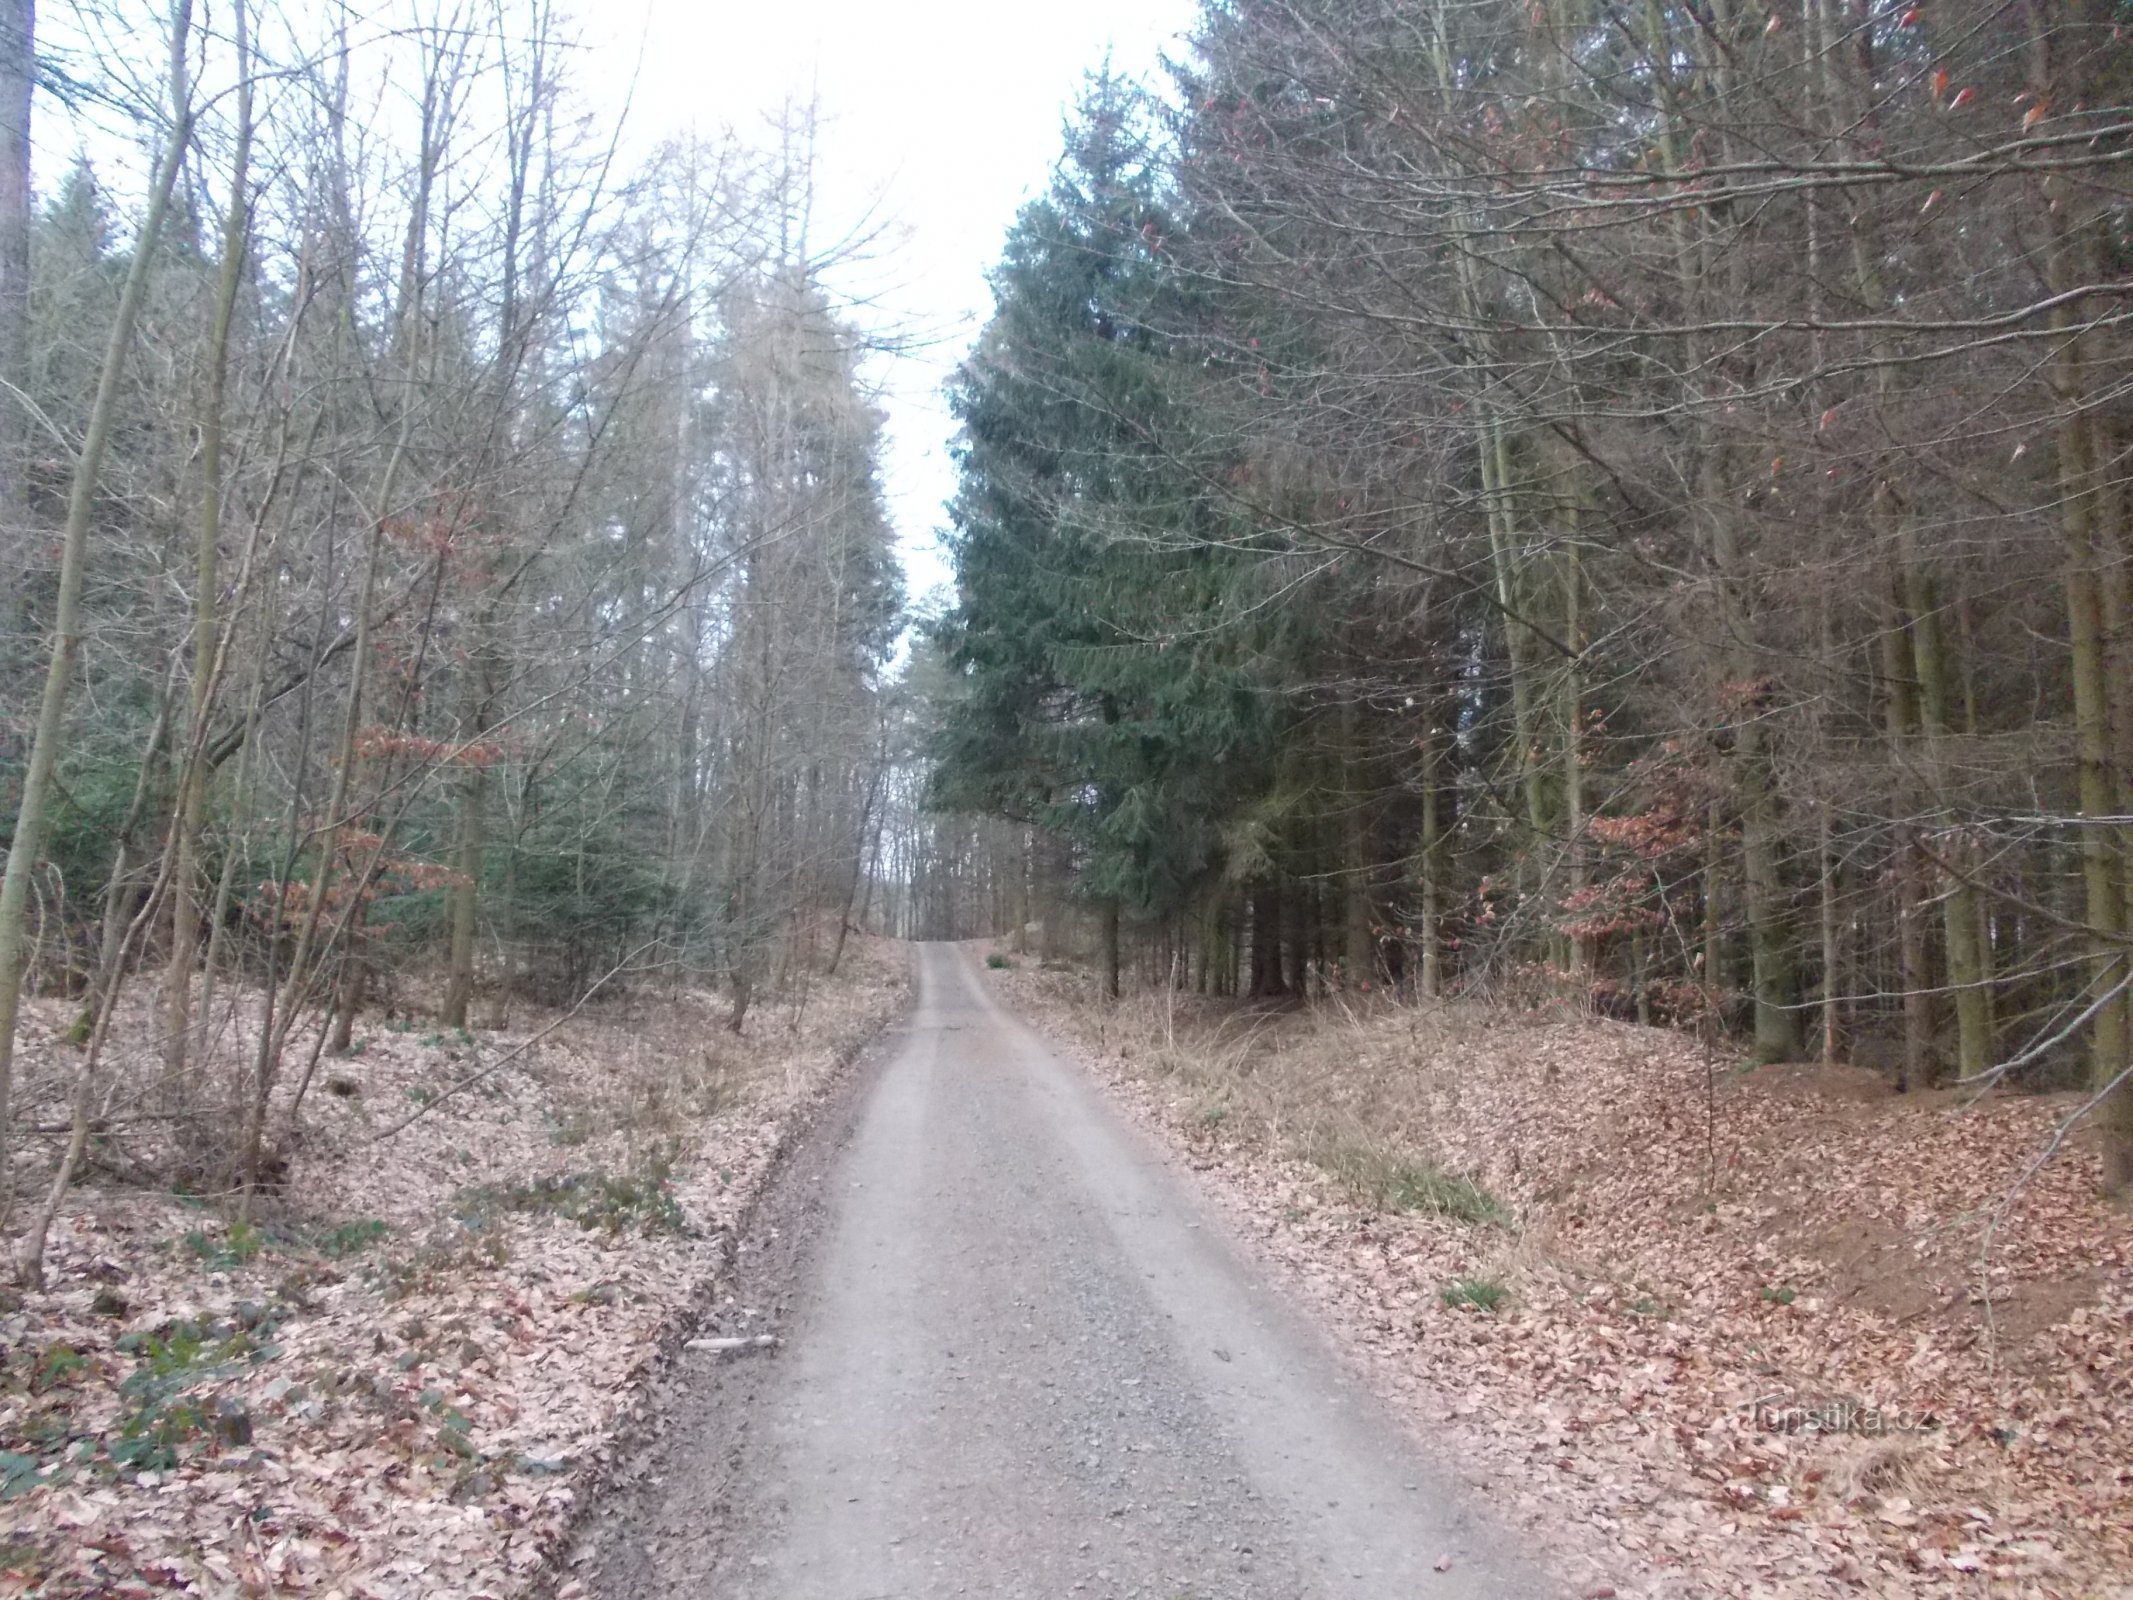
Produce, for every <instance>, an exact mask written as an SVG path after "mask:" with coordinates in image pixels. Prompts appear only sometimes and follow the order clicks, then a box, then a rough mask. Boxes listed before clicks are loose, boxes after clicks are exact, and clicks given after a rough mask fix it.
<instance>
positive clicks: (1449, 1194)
mask: <svg viewBox="0 0 2133 1600" xmlns="http://www.w3.org/2000/svg"><path fill="white" fill-rule="evenodd" d="M1312 1159H1313V1160H1314V1161H1316V1162H1317V1164H1318V1165H1319V1166H1320V1167H1322V1168H1324V1169H1325V1170H1326V1171H1327V1172H1329V1173H1331V1174H1332V1175H1333V1176H1334V1177H1335V1178H1337V1179H1339V1180H1340V1182H1341V1183H1342V1185H1343V1186H1345V1187H1346V1188H1347V1190H1348V1191H1349V1193H1351V1194H1352V1195H1354V1196H1355V1197H1356V1199H1358V1200H1360V1201H1361V1202H1363V1203H1364V1204H1365V1205H1370V1206H1374V1207H1376V1208H1377V1209H1378V1210H1380V1211H1415V1212H1421V1213H1423V1214H1425V1215H1428V1216H1436V1217H1449V1218H1450V1219H1452V1220H1453V1221H1455V1222H1469V1223H1474V1224H1476V1225H1489V1226H1494V1225H1498V1224H1502V1223H1504V1222H1506V1221H1508V1220H1509V1219H1508V1217H1507V1216H1506V1214H1505V1212H1504V1209H1503V1206H1502V1205H1501V1204H1500V1203H1499V1202H1498V1201H1497V1199H1496V1197H1495V1196H1494V1195H1492V1194H1490V1193H1489V1191H1488V1190H1487V1189H1485V1188H1484V1187H1482V1185H1481V1184H1479V1183H1477V1182H1476V1181H1475V1180H1474V1179H1472V1178H1469V1177H1466V1176H1464V1175H1463V1174H1460V1173H1454V1172H1446V1171H1444V1170H1443V1169H1442V1168H1441V1167H1438V1166H1435V1165H1433V1164H1432V1163H1430V1162H1427V1161H1419V1160H1414V1159H1410V1158H1407V1157H1403V1156H1396V1155H1389V1154H1387V1153H1385V1152H1383V1151H1380V1150H1376V1149H1369V1148H1364V1147H1361V1146H1355V1145H1336V1146H1333V1147H1332V1148H1330V1149H1327V1150H1323V1151H1319V1152H1315V1153H1314V1154H1313V1156H1312Z"/></svg>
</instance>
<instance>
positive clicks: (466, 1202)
mask: <svg viewBox="0 0 2133 1600" xmlns="http://www.w3.org/2000/svg"><path fill="white" fill-rule="evenodd" d="M452 1211H453V1215H454V1216H456V1217H458V1218H459V1220H460V1221H462V1222H464V1223H466V1224H468V1225H469V1226H474V1225H478V1224H479V1223H480V1222H482V1221H483V1220H485V1219H486V1218H488V1217H491V1216H496V1215H501V1214H506V1213H512V1214H518V1215H538V1214H543V1213H545V1214H547V1215H549V1216H556V1217H564V1218H567V1219H568V1220H570V1221H572V1222H575V1223H576V1224H577V1225H578V1226H579V1227H581V1228H586V1229H594V1228H598V1229H602V1230H604V1231H606V1232H608V1233H621V1232H623V1231H625V1230H626V1229H631V1228H634V1229H636V1230H637V1231H639V1232H641V1233H645V1234H655V1233H680V1232H683V1231H684V1230H685V1229H686V1228H687V1226H688V1219H687V1218H685V1217H684V1216H683V1215H682V1210H681V1205H680V1202H678V1201H677V1200H676V1199H675V1198H674V1161H673V1157H672V1156H671V1155H665V1154H662V1155H658V1156H655V1157H653V1158H652V1159H651V1160H649V1161H647V1162H646V1163H645V1164H644V1165H643V1166H641V1167H639V1168H638V1169H637V1170H636V1171H634V1172H626V1173H612V1172H571V1173H565V1174H563V1175H561V1176H558V1177H544V1178H535V1179H533V1180H532V1181H531V1182H528V1183H514V1184H510V1185H508V1186H503V1187H499V1186H497V1185H494V1184H482V1185H478V1186H476V1187H474V1188H469V1189H462V1190H460V1192H459V1196H458V1198H457V1200H456V1201H455V1202H454V1203H453V1208H452Z"/></svg>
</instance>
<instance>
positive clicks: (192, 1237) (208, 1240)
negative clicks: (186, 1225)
mask: <svg viewBox="0 0 2133 1600" xmlns="http://www.w3.org/2000/svg"><path fill="white" fill-rule="evenodd" d="M185 1248H186V1249H187V1250H189V1251H191V1252H192V1253H193V1254H194V1255H195V1256H198V1257H199V1258H200V1259H201V1260H202V1261H205V1262H206V1263H207V1264H208V1265H209V1266H211V1267H217V1268H222V1269H224V1270H227V1269H229V1268H232V1267H243V1266H249V1265H250V1264H251V1263H252V1262H253V1261H255V1260H256V1259H258V1257H259V1255H260V1253H261V1252H262V1251H264V1250H265V1249H266V1248H267V1235H266V1233H265V1232H264V1231H263V1230H262V1229H259V1228H256V1227H254V1226H253V1225H252V1224H250V1223H249V1222H233V1223H231V1224H230V1225H229V1227H228V1228H227V1229H225V1230H224V1231H223V1232H222V1233H221V1234H220V1235H219V1236H218V1235H215V1234H211V1233H209V1232H208V1231H207V1230H206V1229H205V1228H193V1229H191V1230H189V1231H188V1232H187V1233H186V1235H185Z"/></svg>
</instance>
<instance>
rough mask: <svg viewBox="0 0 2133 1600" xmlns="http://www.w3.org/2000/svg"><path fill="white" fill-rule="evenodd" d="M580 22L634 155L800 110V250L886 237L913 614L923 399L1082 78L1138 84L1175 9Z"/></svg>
mask: <svg viewBox="0 0 2133 1600" xmlns="http://www.w3.org/2000/svg"><path fill="white" fill-rule="evenodd" d="M582 4H583V9H582V11H581V13H580V14H581V16H582V17H583V18H584V19H585V21H586V23H587V29H586V32H587V37H588V41H589V42H593V43H595V44H596V46H597V49H596V61H595V62H594V63H590V65H593V66H594V68H595V71H596V75H597V78H598V80H599V81H601V82H603V83H607V84H611V85H612V86H613V87H612V89H611V91H610V92H613V93H615V94H618V95H619V94H621V93H622V92H624V91H625V89H626V87H627V85H628V84H629V82H630V79H631V76H632V74H633V73H634V74H635V79H636V90H635V97H634V100H633V102H632V109H631V113H630V115H631V121H632V123H633V124H634V125H635V130H636V133H637V134H638V135H639V136H640V137H646V138H648V139H649V138H657V137H659V136H663V135H665V134H669V133H675V132H680V131H682V130H684V129H686V128H688V127H690V126H691V125H692V124H693V125H700V126H703V127H705V128H711V127H715V126H718V125H720V124H724V123H731V124H733V125H734V126H736V127H738V128H741V129H743V130H744V131H745V130H747V129H748V128H749V127H750V125H751V123H753V122H754V121H756V120H757V119H759V118H760V117H762V116H763V115H764V114H765V113H767V112H771V111H775V110H776V109H777V108H778V107H779V106H780V105H782V104H783V103H784V102H785V101H786V100H787V99H797V100H800V101H805V100H806V99H807V98H808V97H809V96H810V95H811V94H812V95H813V96H815V97H816V99H817V101H818V104H819V106H820V108H821V113H822V118H823V131H822V140H821V151H820V156H819V165H818V169H817V175H818V183H819V192H820V197H821V198H820V203H819V210H818V223H817V227H816V232H817V233H818V234H819V235H822V236H824V237H826V238H834V237H835V236H837V235H838V234H840V233H842V232H844V231H848V230H849V228H850V227H851V226H852V219H857V218H858V217H860V216H862V215H863V214H865V212H866V211H867V209H868V206H869V203H870V202H874V201H877V200H878V202H879V209H878V212H877V213H876V214H877V216H878V218H879V220H881V221H883V222H886V223H889V224H891V225H893V227H894V229H895V231H896V233H897V234H898V235H900V240H899V242H898V243H897V245H896V247H895V249H894V251H893V253H892V256H891V258H890V259H889V260H888V261H887V262H885V263H884V264H883V266H882V267H881V268H880V269H879V270H878V271H877V272H876V273H875V274H873V281H872V282H871V283H869V284H867V285H866V286H865V288H866V290H867V292H869V293H870V295H871V296H872V297H874V298H877V299H878V300H879V302H880V303H881V305H882V308H883V313H884V315H885V316H886V317H887V318H889V319H890V320H892V321H893V322H896V323H899V324H901V325H902V326H903V327H904V328H906V329H912V330H922V331H923V332H925V333H927V334H929V335H930V336H931V338H930V339H929V341H928V342H927V344H926V345H925V347H924V348H922V349H920V350H919V352H918V353H917V354H915V355H914V356H911V357H908V358H905V359H901V360H896V361H893V362H887V363H883V364H882V365H881V366H880V367H879V369H878V370H877V372H876V377H877V379H878V381H880V382H881V383H882V384H883V385H884V388H885V393H884V396H883V399H884V403H885V405H886V407H887V410H888V413H889V428H890V438H889V459H888V464H887V474H886V476H887V484H888V489H889V496H890V510H891V513H892V515H893V516H894V518H895V521H896V526H897V529H898V532H899V534H900V536H901V538H902V540H903V545H904V551H905V564H906V568H907V571H908V575H909V580H910V586H911V594H912V598H913V599H914V600H916V599H919V598H921V597H923V596H924V594H925V593H926V591H927V590H928V589H930V588H932V587H933V586H934V585H936V584H940V583H943V582H945V581H946V578H947V569H946V566H945V565H944V563H943V562H942V560H941V558H940V555H939V553H938V552H937V550H935V548H934V546H933V534H934V531H935V530H936V529H937V528H938V527H940V526H941V524H942V522H943V521H944V520H945V516H944V513H943V511H942V502H943V501H945V500H946V499H947V498H948V496H949V493H950V492H951V489H952V487H953V478H954V474H953V468H952V465H951V463H950V461H949V458H948V443H949V439H950V436H951V433H952V424H951V423H950V421H949V417H948V411H947V405H946V402H945V401H944V400H943V399H942V397H941V393H940V389H941V385H942V384H943V382H945V381H946V379H947V377H948V375H949V373H950V371H951V370H952V369H953V368H954V366H955V364H956V362H957V361H958V360H959V359H960V358H961V356H962V354H963V352H964V350H965V349H967V348H968V346H969V344H970V341H971V339H972V337H973V336H974V335H975V334H976V332H977V329H978V326H979V324H980V323H981V322H982V321H983V320H984V318H985V316H986V315H987V314H988V313H989V311H990V310H991V303H992V301H991V293H990V290H989V289H988V288H987V286H986V282H985V273H986V271H987V270H988V269H989V268H990V267H991V266H992V264H993V263H994V261H995V260H996V259H997V258H998V256H999V253H1000V246H1001V242H1002V240H1003V238H1004V236H1005V234H1006V231H1007V228H1008V226H1009V224H1010V223H1011V222H1012V221H1013V220H1014V216H1015V213H1016V211H1017V210H1018V209H1019V208H1020V207H1021V205H1022V203H1023V202H1024V201H1025V200H1027V199H1028V198H1030V197H1031V196H1032V195H1033V194H1035V193H1037V192H1039V191H1040V190H1041V189H1042V188H1043V187H1044V186H1045V184H1046V183H1047V182H1048V181H1049V178H1050V175H1051V168H1052V164H1053V162H1054V161H1055V160H1056V159H1057V158H1058V155H1059V148H1060V131H1061V119H1062V117H1063V115H1064V113H1065V111H1066V109H1067V107H1068V106H1069V105H1070V104H1071V103H1072V101H1073V100H1074V98H1075V96H1076V95H1077V94H1078V93H1079V92H1080V89H1081V86H1082V82H1083V78H1084V75H1085V74H1087V73H1088V72H1090V71H1093V70H1094V69H1095V68H1097V67H1098V66H1100V65H1101V64H1102V62H1103V59H1104V56H1105V53H1106V51H1107V50H1108V51H1109V52H1110V54H1111V58H1112V63H1113V65H1114V67H1115V68H1116V69H1117V70H1118V71H1120V72H1122V73H1126V74H1131V75H1140V74H1143V73H1147V72H1149V71H1151V70H1153V69H1154V68H1155V66H1156V65H1157V62H1158V60H1159V58H1160V56H1161V55H1162V54H1163V52H1164V51H1165V50H1166V49H1169V48H1171V46H1172V42H1173V41H1174V40H1175V39H1176V37H1177V35H1178V34H1179V32H1180V31H1181V30H1182V29H1183V28H1184V27H1185V26H1186V25H1187V23H1188V22H1189V21H1190V20H1191V18H1192V16H1193V13H1194V10H1195V7H1194V4H1193V0H757V3H754V4H740V3H736V0H604V3H603V0H582ZM640 44H641V47H642V52H643V53H642V58H641V62H640V59H639V49H640ZM842 287H846V288H847V290H848V292H849V291H850V290H851V289H852V288H854V287H857V286H842Z"/></svg>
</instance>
